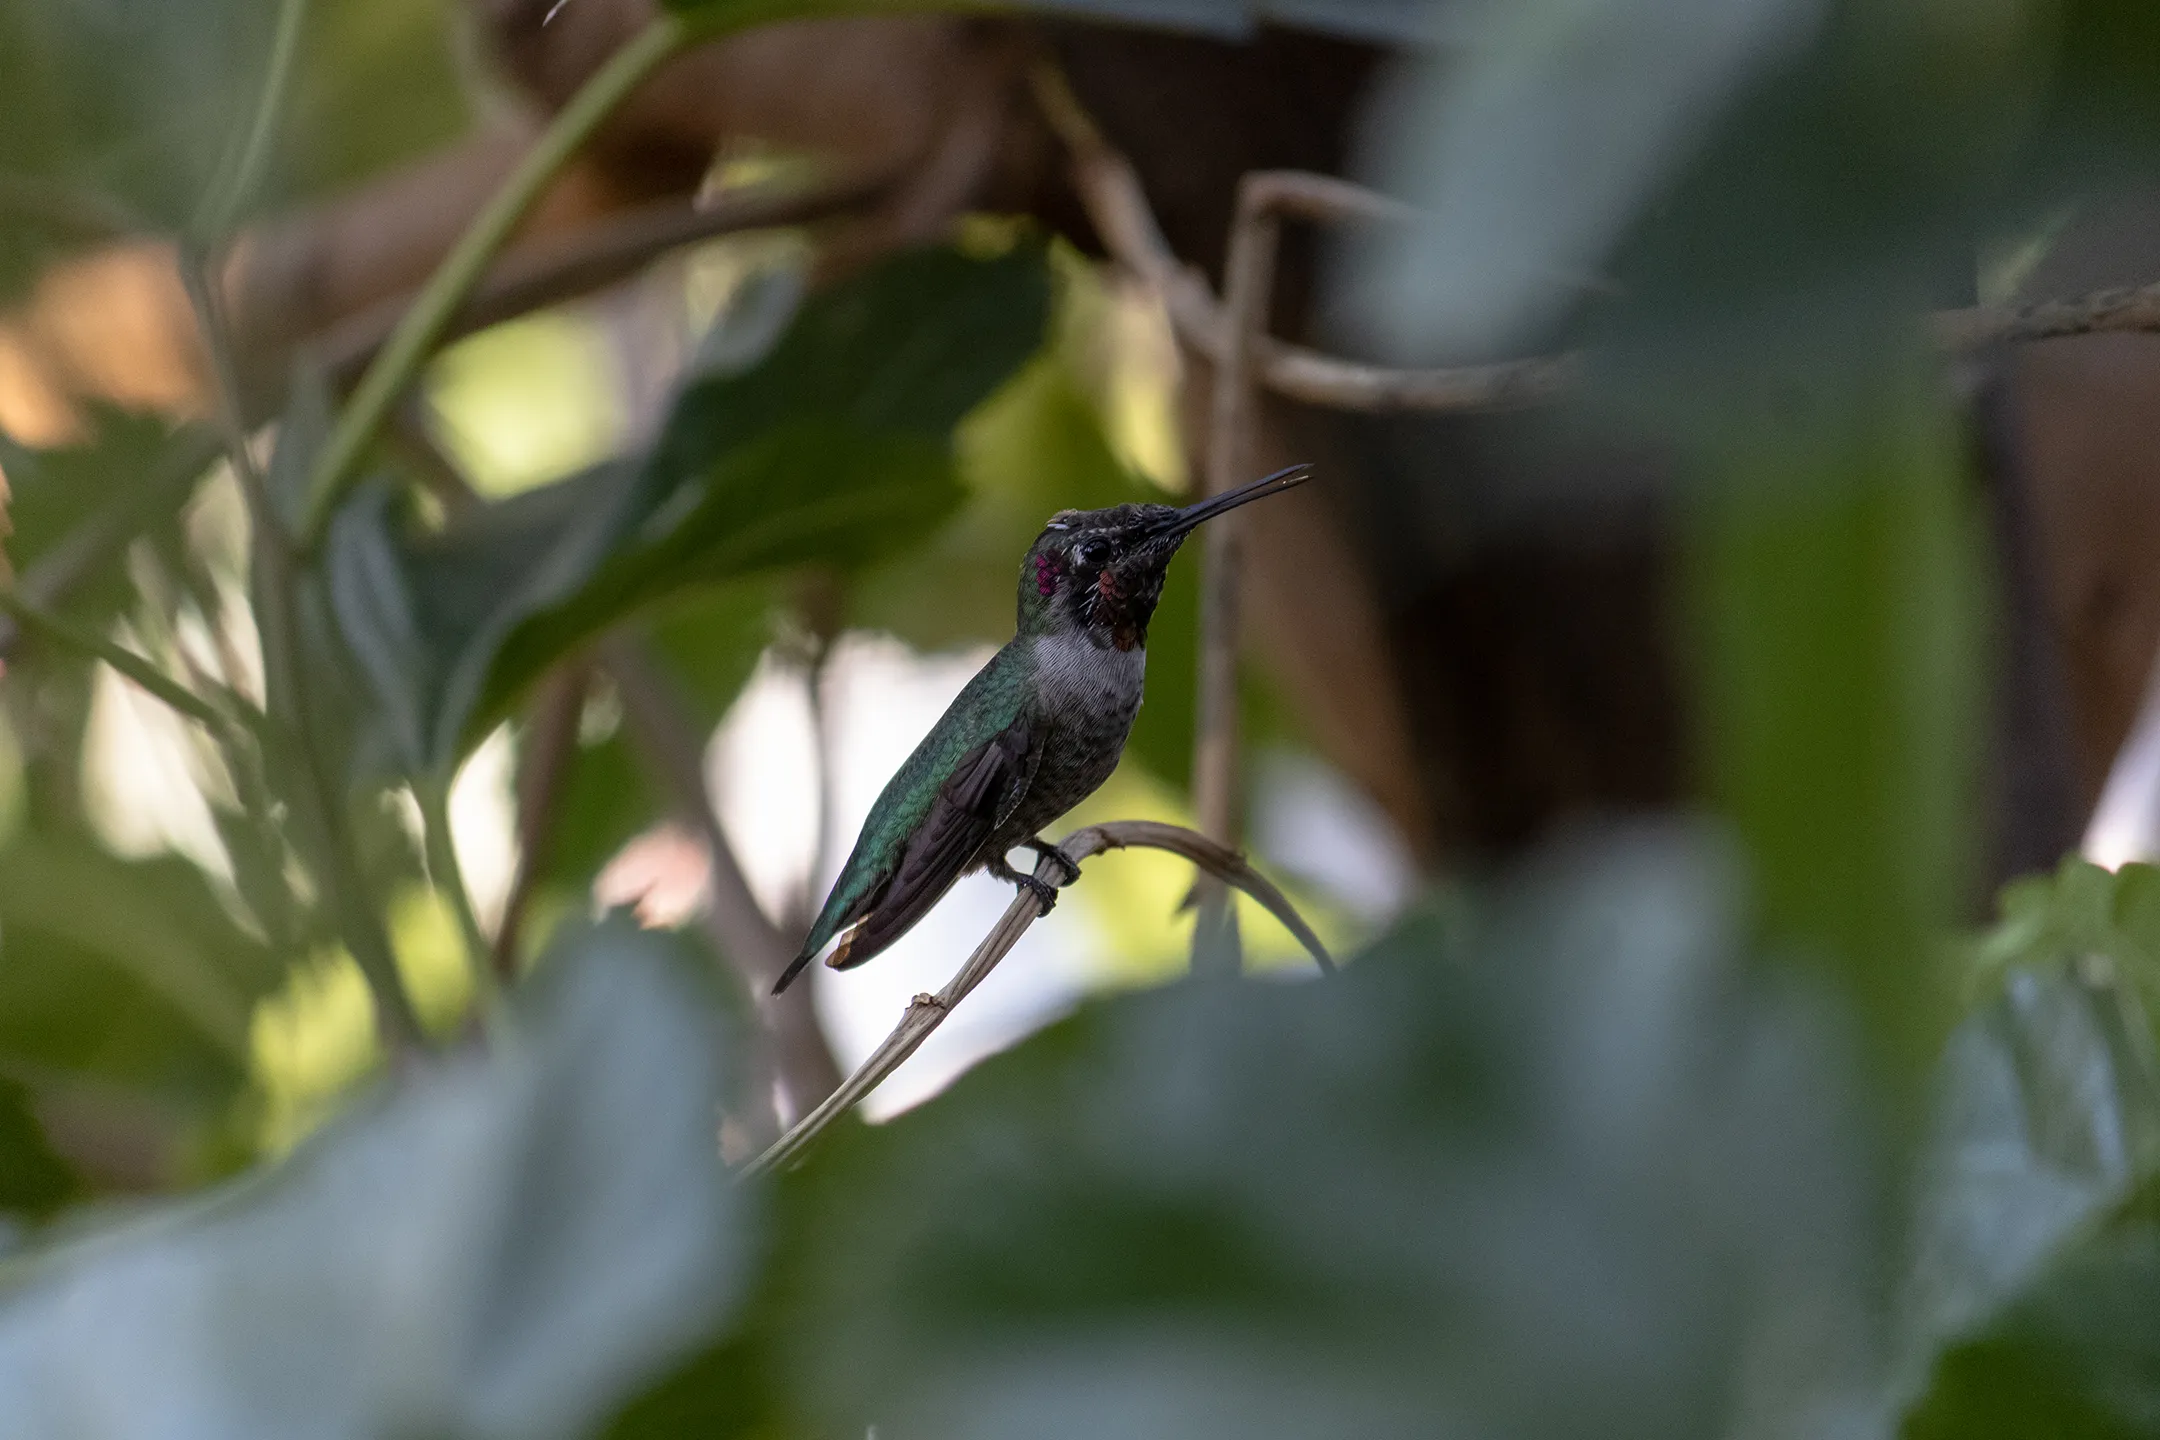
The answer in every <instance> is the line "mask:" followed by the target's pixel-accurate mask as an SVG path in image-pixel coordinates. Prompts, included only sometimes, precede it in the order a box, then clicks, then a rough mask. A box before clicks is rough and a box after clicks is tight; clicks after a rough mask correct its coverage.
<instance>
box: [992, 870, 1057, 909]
mask: <svg viewBox="0 0 2160 1440" xmlns="http://www.w3.org/2000/svg"><path fill="white" fill-rule="evenodd" d="M983 868H984V869H986V870H988V871H989V872H990V874H991V875H992V876H994V877H995V878H997V879H999V880H1003V881H1004V882H1005V883H1006V884H1008V885H1017V886H1019V887H1020V888H1021V889H1023V890H1025V891H1027V892H1028V894H1030V895H1033V896H1034V897H1035V903H1036V904H1037V905H1038V906H1040V907H1041V908H1040V909H1038V910H1037V911H1036V912H1035V914H1036V918H1037V919H1040V918H1041V917H1043V916H1045V915H1047V914H1049V913H1050V912H1051V911H1052V910H1053V909H1055V908H1057V887H1056V886H1054V885H1052V884H1051V883H1050V882H1049V881H1047V880H1038V879H1036V878H1035V877H1034V876H1033V875H1023V874H1021V873H1020V872H1019V871H1018V870H1015V869H1013V868H1012V866H1010V865H1007V864H1006V863H1005V862H1004V861H1003V860H999V861H997V862H995V863H994V864H990V865H986V866H984V867H983Z"/></svg>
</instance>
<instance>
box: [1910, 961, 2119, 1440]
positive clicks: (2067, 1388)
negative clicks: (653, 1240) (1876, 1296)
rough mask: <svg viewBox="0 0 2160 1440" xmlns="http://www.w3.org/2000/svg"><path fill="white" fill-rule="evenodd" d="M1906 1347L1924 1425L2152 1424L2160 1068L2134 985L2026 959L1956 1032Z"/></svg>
mask: <svg viewBox="0 0 2160 1440" xmlns="http://www.w3.org/2000/svg"><path fill="white" fill-rule="evenodd" d="M1946 1078H1947V1082H1948V1083H1947V1084H1946V1086H1945V1098H1946V1104H1945V1109H1944V1115H1943V1121H1942V1124H1941V1125H1940V1126H1939V1129H1938V1143H1937V1146H1936V1148H1935V1149H1934V1151H1933V1153H1932V1155H1931V1158H1930V1163H1929V1164H1928V1165H1927V1166H1926V1167H1925V1169H1924V1171H1923V1206H1922V1210H1921V1216H1920V1224H1919V1227H1918V1230H1917V1236H1916V1238H1917V1242H1918V1243H1917V1252H1916V1263H1915V1265H1914V1267H1913V1272H1912V1275H1911V1277H1910V1279H1909V1280H1908V1282H1907V1287H1906V1294H1905V1295H1904V1297H1903V1298H1904V1303H1905V1316H1904V1318H1905V1322H1906V1324H1907V1325H1908V1327H1909V1335H1908V1343H1909V1344H1912V1345H1914V1346H1915V1350H1914V1352H1913V1353H1914V1354H1915V1355H1917V1357H1918V1358H1919V1359H1920V1360H1921V1361H1922V1362H1924V1363H1923V1373H1922V1374H1921V1375H1916V1376H1914V1377H1912V1382H1909V1383H1918V1382H1924V1388H1923V1389H1922V1390H1921V1391H1920V1398H1919V1399H1918V1400H1917V1401H1916V1402H1915V1403H1914V1406H1913V1410H1912V1415H1911V1418H1910V1419H1909V1421H1908V1423H1907V1427H1906V1433H1907V1434H1909V1435H1912V1436H1915V1437H1931V1440H1936V1437H1939V1440H1950V1437H1982V1436H1996V1435H2002V1436H2009V1435H2021V1436H2022V1435H2035V1434H2045V1435H2054V1436H2079V1435H2092V1436H2103V1435H2106V1436H2115V1435H2133V1434H2151V1433H2153V1431H2154V1429H2155V1427H2156V1426H2160V1207H2156V1205H2155V1198H2156V1196H2160V1067H2156V1065H2155V1062H2154V1052H2153V1036H2152V1031H2151V1026H2150V1023H2149V1021H2148V1020H2147V1018H2146V1016H2145V1014H2144V1012H2143V1011H2142V1009H2141V1008H2139V1007H2138V1005H2137V1004H2136V1003H2135V1001H2134V999H2132V998H2130V996H2129V995H2128V994H2127V993H2126V992H2124V991H2122V990H2120V989H2118V988H2117V987H2115V986H2113V985H2108V984H2096V983H2093V982H2091V981H2088V980H2085V979H2082V978H2080V977H2079V976H2078V975H2076V974H2073V973H2063V972H2060V971H2058V972H2054V973H2045V974H2043V973H2035V972H2032V971H2026V970H2019V971H2015V972H2013V973H2011V974H2010V975H2008V976H2007V977H2005V983H2004V986H2003V989H2002V993H2001V994H2000V996H1999V997H1998V998H1997V999H1996V1000H1995V1001H1993V1002H1992V1003H1991V1004H1990V1005H1989V1006H1988V1008H1987V1009H1986V1010H1985V1011H1983V1012H1982V1013H1981V1014H1980V1015H1979V1016H1977V1017H1976V1018H1975V1019H1974V1020H1972V1021H1970V1022H1968V1023H1967V1024H1966V1026H1964V1027H1963V1028H1962V1029H1961V1030H1960V1032H1959V1034H1958V1036H1957V1037H1956V1039H1955V1040H1954V1041H1953V1043H1952V1047H1951V1052H1950V1061H1949V1065H1948V1067H1947V1071H1946Z"/></svg>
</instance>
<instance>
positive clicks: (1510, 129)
mask: <svg viewBox="0 0 2160 1440" xmlns="http://www.w3.org/2000/svg"><path fill="white" fill-rule="evenodd" d="M1826 8H1827V7H1826V4H1825V0H1738V3H1735V0H1565V3H1558V0H1527V3H1523V4H1516V5H1507V6H1496V7H1489V8H1488V9H1487V10H1486V11H1485V12H1484V13H1483V14H1482V15H1481V16H1480V21H1481V23H1480V24H1479V25H1478V26H1477V29H1476V30H1475V32H1474V39H1473V40H1472V42H1471V44H1470V45H1468V46H1467V47H1466V48H1465V49H1464V50H1463V51H1462V52H1461V53H1449V54H1447V55H1446V56H1445V57H1435V58H1434V59H1433V60H1431V61H1430V62H1429V63H1428V67H1427V68H1428V72H1429V73H1428V74H1427V76H1426V78H1425V79H1424V80H1423V81H1422V82H1421V83H1420V85H1419V86H1418V87H1417V88H1416V90H1415V95H1414V99H1411V100H1408V101H1407V102H1406V103H1403V104H1401V107H1400V108H1401V110H1402V111H1403V113H1402V114H1400V115H1398V116H1396V117H1394V118H1395V119H1396V121H1397V123H1396V124H1394V125H1392V126H1389V127H1387V128H1386V129H1385V130H1384V131H1381V132H1379V133H1381V134H1383V135H1384V136H1385V137H1386V143H1387V144H1388V145H1389V146H1390V148H1391V150H1392V153H1390V154H1388V155H1385V156H1382V157H1379V163H1380V164H1381V165H1382V166H1383V168H1385V169H1386V170H1387V171H1389V172H1390V178H1391V180H1392V181H1393V185H1394V188H1396V189H1397V190H1399V191H1400V193H1402V194H1403V195H1404V196H1405V197H1406V198H1408V199H1410V200H1412V201H1413V202H1415V203H1416V204H1417V205H1418V206H1419V207H1420V208H1421V209H1422V210H1424V211H1426V212H1427V213H1426V214H1425V215H1424V216H1421V217H1420V218H1419V219H1418V220H1417V221H1416V222H1415V223H1413V224H1410V225H1406V226H1403V227H1401V228H1399V229H1394V230H1391V231H1389V232H1388V233H1387V234H1386V235H1385V236H1384V237H1383V238H1381V239H1380V240H1379V241H1378V242H1377V248H1378V258H1379V263H1378V264H1376V265H1374V266H1371V267H1367V268H1366V269H1364V270H1362V271H1360V272H1357V274H1358V279H1357V281H1356V284H1357V287H1358V288H1357V289H1356V290H1355V292H1354V294H1353V296H1352V299H1353V302H1354V303H1355V304H1356V305H1357V307H1358V313H1359V316H1360V318H1361V319H1362V320H1363V321H1364V323H1365V324H1366V325H1367V326H1369V327H1371V328H1372V329H1374V330H1375V331H1376V332H1378V333H1379V334H1380V336H1381V337H1383V339H1384V340H1385V341H1386V343H1387V344H1388V345H1389V346H1390V347H1391V348H1392V349H1394V350H1395V351H1397V352H1399V353H1405V354H1416V355H1444V356H1449V357H1454V358H1482V357H1484V356H1487V355H1490V354H1494V353H1496V352H1500V351H1504V350H1506V349H1508V348H1509V347H1511V346H1521V345H1524V344H1534V343H1537V342H1538V340H1539V338H1540V337H1541V335H1542V333H1543V332H1545V331H1546V330H1548V329H1549V328H1550V327H1551V326H1552V324H1553V323H1554V322H1555V321H1556V320H1558V319H1560V318H1561V316H1563V315H1564V314H1565V313H1566V311H1567V310H1568V309H1569V308H1571V307H1572V305H1573V304H1574V303H1575V302H1576V301H1577V299H1578V298H1579V297H1580V295H1581V293H1582V288H1581V287H1582V282H1583V280H1584V279H1586V278H1588V277H1590V276H1593V275H1595V274H1596V273H1597V272H1598V270H1599V268H1600V267H1601V266H1602V265H1603V263H1604V261H1605V258H1606V256H1607V255H1608V253H1609V252H1610V251H1611V249H1612V248H1613V246H1614V245H1615V244H1616V242H1617V241H1618V240H1619V238H1620V236H1621V235H1623V234H1624V233H1625V232H1626V231H1627V229H1628V227H1629V226H1630V225H1631V224H1632V223H1633V222H1634V219H1635V216H1636V213H1637V210H1638V208H1639V207H1641V206H1642V205H1644V204H1645V203H1646V202H1647V201H1649V200H1650V199H1651V198H1652V197H1653V196H1654V195H1655V194H1656V192H1657V188H1658V187H1659V185H1660V184H1661V183H1662V182H1664V181H1665V180H1666V179H1667V177H1668V176H1669V175H1670V174H1671V173H1672V171H1674V170H1675V169H1676V168H1678V166H1679V165H1680V164H1681V162H1682V161H1683V160H1684V159H1686V158H1687V155H1688V152H1689V150H1690V148H1691V147H1693V146H1694V145H1697V144H1699V143H1700V140H1701V136H1702V134H1703V133H1704V131H1705V130H1706V129H1707V128H1708V126H1709V125H1710V123H1711V122H1712V121H1714V120H1715V119H1716V118H1717V117H1718V115H1719V113H1720V111H1721V110H1722V109H1723V108H1724V106H1725V104H1726V103H1727V102H1728V101H1729V100H1730V99H1731V98H1732V96H1733V95H1734V94H1735V93H1736V92H1737V91H1739V90H1740V89H1741V87H1743V86H1744V85H1745V84H1746V83H1747V82H1748V81H1750V80H1751V79H1753V78H1754V77H1755V75H1757V74H1758V73H1759V72H1760V71H1761V70H1762V69H1763V68H1765V67H1766V66H1769V65H1772V64H1775V63H1777V62H1778V61H1780V60H1781V59H1785V58H1789V57H1790V55H1791V54H1792V53H1793V52H1795V51H1796V50H1799V49H1801V48H1803V47H1804V46H1805V44H1806V43H1807V41H1808V40H1809V39H1810V37H1811V34H1812V32H1813V31H1814V29H1815V27H1816V25H1817V24H1818V22H1819V21H1820V19H1821V17H1822V14H1823V12H1824V10H1825V9H1826Z"/></svg>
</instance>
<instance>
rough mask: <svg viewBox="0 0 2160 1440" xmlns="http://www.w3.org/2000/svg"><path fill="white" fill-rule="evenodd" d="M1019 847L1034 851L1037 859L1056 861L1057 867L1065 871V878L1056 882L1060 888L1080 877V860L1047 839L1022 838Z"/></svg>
mask: <svg viewBox="0 0 2160 1440" xmlns="http://www.w3.org/2000/svg"><path fill="white" fill-rule="evenodd" d="M1020 848H1021V849H1023V850H1032V851H1034V852H1035V858H1036V859H1038V860H1055V861H1057V863H1058V868H1059V869H1060V870H1063V871H1064V872H1065V878H1064V879H1062V880H1060V881H1058V882H1057V883H1058V886H1059V888H1060V889H1062V888H1063V887H1065V886H1067V885H1070V884H1072V883H1073V881H1075V880H1078V879H1079V878H1080V862H1079V861H1077V860H1075V859H1073V858H1072V856H1070V855H1068V854H1066V853H1065V852H1064V851H1063V850H1060V849H1058V847H1057V846H1055V845H1052V844H1051V843H1050V842H1049V841H1047V840H1044V839H1042V838H1040V837H1037V838H1036V839H1033V840H1023V841H1021V842H1020Z"/></svg>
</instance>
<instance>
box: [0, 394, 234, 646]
mask: <svg viewBox="0 0 2160 1440" xmlns="http://www.w3.org/2000/svg"><path fill="white" fill-rule="evenodd" d="M85 421H86V423H87V425H88V427H89V432H90V433H89V438H88V439H87V440H86V441H85V442H84V443H81V444H75V445H68V446H64V447H61V448H58V449H52V450H31V449H27V448H25V447H23V446H21V445H18V444H16V443H15V442H14V441H12V440H10V439H8V438H7V437H6V436H5V435H4V434H0V467H4V468H5V469H6V471H7V479H8V489H9V492H10V499H9V503H8V518H9V520H10V521H11V522H12V523H13V525H14V533H13V534H12V535H10V536H9V537H8V540H7V551H8V555H9V557H10V558H11V559H12V560H13V562H14V565H15V569H16V571H17V573H18V574H24V575H31V574H36V573H37V572H38V569H39V567H40V565H41V564H47V565H50V564H58V565H61V566H63V567H65V568H66V569H68V570H69V571H70V572H72V574H71V583H70V584H69V586H68V589H67V593H66V595H65V597H64V598H63V600H62V602H61V604H60V606H59V607H58V608H59V609H60V610H61V611H62V612H63V613H65V614H66V615H67V616H68V617H69V618H70V619H73V620H75V621H77V622H78V623H81V624H85V625H91V626H96V625H98V624H100V623H101V622H103V621H104V620H107V619H109V618H111V617H112V616H114V615H116V614H118V613H119V612H120V610H121V609H122V608H123V607H124V606H125V605H126V604H127V603H128V602H129V601H130V600H132V599H133V598H134V589H133V587H132V585H130V584H129V582H128V578H127V575H126V573H125V570H124V568H123V562H124V560H125V558H126V554H127V544H128V541H129V540H130V539H131V538H132V537H134V536H136V535H139V534H142V533H144V532H146V531H148V532H161V531H162V532H168V533H169V532H170V531H172V530H173V528H174V522H175V520H176V517H177V516H178V515H179V513H180V509H181V507H182V506H183V505H185V504H186V503H187V500H188V497H189V496H190V495H191V494H193V493H194V489H195V483H196V481H197V480H199V479H200V478H201V476H202V473H203V471H204V470H205V469H207V468H208V467H209V465H210V462H211V459H212V458H213V456H214V455H215V453H216V447H215V442H214V441H213V440H212V438H211V437H210V435H209V433H208V431H207V430H206V429H204V428H203V427H200V426H193V425H188V426H181V427H179V428H177V429H175V428H174V427H172V426H171V425H170V424H169V423H168V422H166V421H165V420H163V419H161V418H159V417H156V416H150V415H138V414H134V413H131V412H128V411H124V410H116V409H112V408H110V407H106V406H92V407H90V409H89V411H88V413H87V414H86V416H85Z"/></svg>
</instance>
